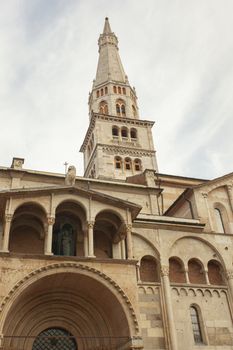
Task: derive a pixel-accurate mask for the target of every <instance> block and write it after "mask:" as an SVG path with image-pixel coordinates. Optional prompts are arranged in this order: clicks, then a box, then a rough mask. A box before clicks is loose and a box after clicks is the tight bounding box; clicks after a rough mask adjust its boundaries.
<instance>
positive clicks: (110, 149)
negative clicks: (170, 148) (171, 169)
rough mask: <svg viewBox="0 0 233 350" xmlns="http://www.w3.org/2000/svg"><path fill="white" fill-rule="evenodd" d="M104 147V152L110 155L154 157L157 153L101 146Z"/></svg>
mask: <svg viewBox="0 0 233 350" xmlns="http://www.w3.org/2000/svg"><path fill="white" fill-rule="evenodd" d="M99 146H102V150H103V152H105V153H106V154H110V155H130V156H134V157H153V156H154V154H155V151H154V150H153V151H149V150H137V149H132V148H128V147H120V146H111V145H110V146H108V145H99Z"/></svg>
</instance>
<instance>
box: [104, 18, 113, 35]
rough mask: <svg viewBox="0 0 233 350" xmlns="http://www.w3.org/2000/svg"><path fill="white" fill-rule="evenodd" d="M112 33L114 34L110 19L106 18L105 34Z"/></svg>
mask: <svg viewBox="0 0 233 350" xmlns="http://www.w3.org/2000/svg"><path fill="white" fill-rule="evenodd" d="M110 33H112V30H111V27H110V23H109V20H108V17H105V22H104V30H103V34H110Z"/></svg>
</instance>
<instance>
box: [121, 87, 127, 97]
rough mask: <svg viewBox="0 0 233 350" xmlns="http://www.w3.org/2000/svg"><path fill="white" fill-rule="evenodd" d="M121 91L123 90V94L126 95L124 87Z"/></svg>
mask: <svg viewBox="0 0 233 350" xmlns="http://www.w3.org/2000/svg"><path fill="white" fill-rule="evenodd" d="M122 91H123V95H126V90H125V88H124V87H123V88H122Z"/></svg>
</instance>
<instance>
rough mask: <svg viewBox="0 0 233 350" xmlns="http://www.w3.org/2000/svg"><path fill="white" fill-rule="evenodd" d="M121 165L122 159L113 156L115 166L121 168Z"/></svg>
mask: <svg viewBox="0 0 233 350" xmlns="http://www.w3.org/2000/svg"><path fill="white" fill-rule="evenodd" d="M121 167H122V159H121V157H116V158H115V168H116V169H121Z"/></svg>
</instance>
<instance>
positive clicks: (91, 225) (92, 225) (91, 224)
mask: <svg viewBox="0 0 233 350" xmlns="http://www.w3.org/2000/svg"><path fill="white" fill-rule="evenodd" d="M94 225H95V221H87V227H88V229H93V228H94Z"/></svg>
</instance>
